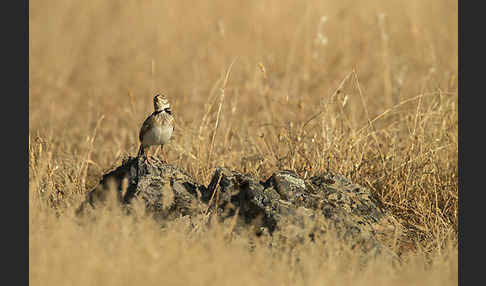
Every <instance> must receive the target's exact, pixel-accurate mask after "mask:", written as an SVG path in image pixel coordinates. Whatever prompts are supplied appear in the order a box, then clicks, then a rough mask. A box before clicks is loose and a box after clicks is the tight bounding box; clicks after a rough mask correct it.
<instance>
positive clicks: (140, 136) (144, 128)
mask: <svg viewBox="0 0 486 286" xmlns="http://www.w3.org/2000/svg"><path fill="white" fill-rule="evenodd" d="M154 119H155V116H153V114H151V115H150V116H149V117H147V118H146V119H145V121H144V122H143V124H142V127H141V128H140V133H139V134H138V139H139V140H140V142H142V141H143V140H142V139H143V136H144V135H145V133H147V131H148V130H149V129H150V127H151V126H153V125H154V123H155V122H154Z"/></svg>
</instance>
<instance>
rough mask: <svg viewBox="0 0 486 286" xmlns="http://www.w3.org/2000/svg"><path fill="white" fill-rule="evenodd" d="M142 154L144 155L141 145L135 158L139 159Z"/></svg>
mask: <svg viewBox="0 0 486 286" xmlns="http://www.w3.org/2000/svg"><path fill="white" fill-rule="evenodd" d="M143 154H144V150H143V145H142V144H140V148H139V149H138V155H137V157H140V156H142V155H143Z"/></svg>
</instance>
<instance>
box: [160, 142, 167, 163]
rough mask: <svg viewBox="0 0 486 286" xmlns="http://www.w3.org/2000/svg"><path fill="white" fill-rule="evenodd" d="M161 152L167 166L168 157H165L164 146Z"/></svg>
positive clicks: (161, 147) (161, 146)
mask: <svg viewBox="0 0 486 286" xmlns="http://www.w3.org/2000/svg"><path fill="white" fill-rule="evenodd" d="M160 151H161V152H162V160H163V162H164V163H165V164H167V157H166V156H165V153H164V145H160Z"/></svg>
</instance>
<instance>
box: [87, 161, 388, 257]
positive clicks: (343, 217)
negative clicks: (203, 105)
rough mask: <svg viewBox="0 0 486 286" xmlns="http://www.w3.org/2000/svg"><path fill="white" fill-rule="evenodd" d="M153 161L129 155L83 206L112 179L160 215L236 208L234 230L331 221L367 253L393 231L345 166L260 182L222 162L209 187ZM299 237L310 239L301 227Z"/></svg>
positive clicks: (325, 227)
mask: <svg viewBox="0 0 486 286" xmlns="http://www.w3.org/2000/svg"><path fill="white" fill-rule="evenodd" d="M152 161H153V163H152V164H149V163H146V162H144V161H143V160H142V159H139V158H134V157H130V158H127V159H126V160H123V162H122V165H121V166H119V167H118V168H116V169H115V170H113V171H111V172H109V173H107V174H105V175H104V176H103V178H102V179H101V181H100V184H99V186H98V187H96V188H95V189H94V190H92V191H91V192H90V193H89V194H88V197H87V200H86V202H84V203H83V204H82V205H81V206H80V208H79V210H78V211H79V213H82V212H83V210H84V209H85V208H86V206H87V205H90V206H92V207H96V206H97V204H99V203H102V202H103V201H104V200H106V190H107V189H109V185H110V184H114V185H113V186H115V187H114V188H115V189H116V193H117V198H118V201H119V202H120V203H121V204H122V205H125V204H130V202H131V200H132V199H133V198H135V197H136V198H138V199H141V200H142V201H143V202H145V206H146V208H147V209H148V210H150V211H151V212H153V213H154V215H155V217H157V218H159V219H162V220H167V219H174V218H177V217H181V216H189V217H191V216H197V215H199V214H201V213H202V212H205V211H211V213H213V214H216V215H217V218H219V219H220V220H222V221H224V220H226V219H232V220H233V219H234V218H235V216H237V217H236V219H237V220H236V222H237V223H236V225H235V227H236V228H235V229H236V231H237V230H238V228H248V227H253V228H255V231H256V233H257V234H258V235H260V234H262V233H264V232H267V233H269V234H273V233H274V232H275V231H276V230H278V229H280V230H281V229H283V228H288V227H289V226H290V227H291V228H293V229H294V230H295V229H297V230H301V231H300V232H299V233H301V234H302V233H305V235H307V236H308V237H310V238H311V239H312V238H313V237H314V236H315V235H319V234H323V233H326V232H328V231H329V229H330V228H333V229H335V230H336V231H337V232H336V233H337V234H338V235H339V238H340V239H343V240H347V241H350V242H351V243H352V244H353V247H354V246H359V248H360V249H362V250H363V251H364V252H365V253H370V252H372V253H382V252H383V250H384V249H386V247H385V246H384V245H383V243H381V242H380V240H379V239H378V238H379V236H380V235H382V236H383V235H385V236H386V235H391V234H392V233H393V231H394V225H393V223H392V221H393V218H392V217H391V215H389V214H388V213H386V212H385V211H383V209H382V208H381V204H380V202H379V200H378V199H377V198H376V197H375V196H374V195H373V194H372V192H371V191H370V190H369V189H367V188H365V187H362V186H359V185H357V184H353V183H352V182H350V181H349V180H348V179H346V178H345V177H344V176H342V175H339V174H334V173H331V172H327V173H323V174H321V175H319V176H314V177H311V178H308V179H303V178H301V177H300V176H298V175H297V174H296V173H294V172H292V171H288V170H282V171H278V172H276V173H274V174H273V175H272V176H271V177H270V178H268V179H267V180H266V181H263V182H262V181H259V180H258V179H255V178H253V177H251V176H250V175H247V174H242V173H240V172H237V171H233V170H229V169H227V168H223V167H218V168H216V171H215V173H214V175H213V177H212V179H211V182H210V183H209V185H208V186H207V187H205V186H203V185H201V184H199V183H197V182H196V181H195V180H194V179H193V178H191V177H190V176H189V175H188V174H187V173H186V172H185V171H183V170H181V169H180V168H178V167H175V166H172V165H166V164H163V163H162V162H160V161H159V160H158V159H156V158H154V159H153V160H152ZM110 182H111V183H110ZM309 225H310V226H311V227H310V228H309ZM300 239H304V238H303V237H302V235H301V236H300ZM386 251H388V250H386Z"/></svg>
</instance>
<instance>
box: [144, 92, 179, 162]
mask: <svg viewBox="0 0 486 286" xmlns="http://www.w3.org/2000/svg"><path fill="white" fill-rule="evenodd" d="M173 131H174V117H172V112H171V110H170V104H169V101H168V100H167V98H166V97H165V95H160V94H157V95H156V96H154V112H153V113H152V114H151V115H150V116H149V117H147V119H145V121H144V122H143V124H142V128H140V133H139V136H138V138H139V140H140V149H139V151H138V156H141V155H144V154H145V155H146V158H147V160H148V161H149V162H150V159H149V156H148V152H147V153H146V152H145V151H146V150H147V151H150V147H151V146H153V145H160V149H161V150H162V155H163V156H164V157H165V154H164V150H163V146H164V144H166V143H167V142H169V140H170V138H171V136H172V132H173ZM164 161H165V162H167V160H166V159H165V158H164Z"/></svg>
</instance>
